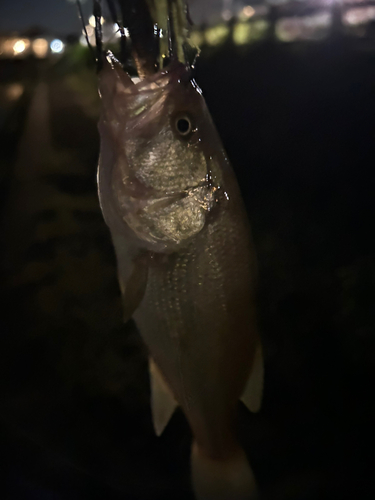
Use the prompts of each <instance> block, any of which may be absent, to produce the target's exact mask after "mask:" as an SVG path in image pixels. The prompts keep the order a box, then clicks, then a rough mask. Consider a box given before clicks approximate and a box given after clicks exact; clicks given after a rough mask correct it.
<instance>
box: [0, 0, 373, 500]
mask: <svg viewBox="0 0 375 500" xmlns="http://www.w3.org/2000/svg"><path fill="white" fill-rule="evenodd" d="M83 9H84V23H85V24H86V25H87V31H88V34H89V37H90V40H91V42H92V43H94V40H93V27H92V26H93V18H91V17H90V16H91V3H90V2H89V1H87V2H85V3H83ZM190 11H191V17H192V19H193V21H194V27H193V30H192V40H193V41H194V43H196V44H197V45H199V46H200V48H201V56H200V58H199V59H198V61H197V65H196V79H197V81H198V83H199V85H200V86H201V87H202V88H203V91H204V94H205V97H206V100H207V103H208V105H209V108H210V110H211V112H212V115H213V118H214V121H215V123H216V125H217V127H218V129H219V132H220V134H221V137H222V140H223V143H224V146H225V148H226V150H227V152H228V155H229V158H230V159H231V161H232V164H233V167H234V170H235V172H236V174H237V177H238V179H239V183H240V186H241V190H242V193H243V197H244V200H245V203H246V207H247V210H248V213H249V216H250V219H251V222H252V227H253V233H254V239H255V246H256V251H257V254H258V260H259V270H260V282H259V293H258V302H259V322H260V328H261V334H262V337H263V342H264V346H265V369H266V375H265V393H264V404H263V408H262V410H261V412H260V413H259V414H258V415H250V414H249V413H248V412H247V411H246V409H245V408H244V407H241V411H240V416H239V423H238V428H239V433H240V437H241V441H242V443H243V444H244V447H245V449H246V452H247V453H248V456H249V460H250V462H251V464H252V466H253V469H254V471H255V474H256V476H257V478H258V481H259V483H260V487H261V491H262V495H263V498H264V499H267V500H297V499H298V500H302V499H304V500H307V499H317V498H319V499H327V500H328V499H333V498H334V499H349V498H350V499H363V498H374V493H375V492H374V489H372V486H373V484H372V483H373V477H374V472H373V465H374V454H373V449H374V448H373V446H372V444H371V440H372V438H373V433H374V431H373V409H374V397H373V390H374V382H375V377H374V372H373V366H374V362H375V349H374V348H375V332H374V326H375V301H374V300H375V258H374V255H375V253H374V252H375V233H374V216H375V203H374V193H375V177H374V153H375V148H374V139H375V2H373V1H363V0H337V1H335V0H299V1H297V0H295V1H287V0H267V1H263V2H262V1H254V2H247V1H245V2H244V1H240V0H233V1H231V0H224V1H220V0H196V1H194V0H191V1H190ZM102 22H103V31H104V38H105V41H106V43H107V44H109V45H111V44H112V45H113V46H115V45H116V44H117V42H118V40H117V37H118V34H117V33H116V29H115V28H114V26H113V24H112V23H111V21H110V17H109V16H107V13H106V12H105V11H104V13H103V20H102ZM98 113H99V98H98V93H97V82H96V73H95V65H94V63H93V61H92V55H91V54H90V51H89V50H88V48H87V44H86V41H85V40H84V37H83V36H82V25H81V23H80V20H79V19H78V14H77V8H76V6H75V4H74V3H72V2H68V1H67V0H55V1H54V2H49V1H47V0H34V1H32V2H30V1H25V0H13V1H12V2H1V4H0V144H1V154H0V191H1V197H0V209H1V210H0V225H1V233H0V234H1V238H0V242H1V246H0V271H1V289H0V293H1V306H2V311H1V316H0V435H1V446H0V456H1V463H2V467H3V471H4V472H5V475H4V476H3V477H5V481H3V482H2V486H1V497H2V498H4V499H7V500H13V499H25V500H26V499H27V500H29V499H38V500H39V499H42V500H44V499H45V500H47V499H48V500H49V499H54V500H56V499H58V500H60V499H61V500H62V499H67V498H69V499H80V500H81V499H82V500H86V499H87V500H89V499H90V500H91V499H103V498H106V499H109V500H111V499H125V498H126V499H134V500H143V499H144V500H148V499H149V500H151V499H153V500H155V499H160V500H162V499H165V500H167V499H176V498H179V499H186V500H187V499H192V494H191V491H190V487H189V470H188V467H189V450H190V448H189V447H190V439H191V436H190V431H189V428H188V426H187V424H186V422H185V419H184V417H183V415H182V414H181V413H180V412H178V411H177V412H176V414H175V415H174V416H173V418H172V420H171V422H170V424H169V425H168V427H167V429H166V431H165V433H164V434H163V436H162V437H161V438H159V439H157V438H156V437H155V436H154V434H153V430H152V424H151V417H150V409H149V382H148V372H147V358H146V354H145V350H144V348H143V347H142V343H141V341H140V339H139V335H138V333H137V330H136V328H135V326H134V324H133V323H132V322H129V323H128V324H126V325H124V324H123V323H122V312H121V304H120V292H119V289H118V285H117V280H116V270H115V260H114V252H113V249H112V245H111V241H110V235H109V231H108V230H107V228H106V226H105V224H104V222H103V219H102V216H101V212H100V209H99V205H98V199H97V194H96V179H95V175H96V165H97V158H98V148H99V138H98V132H97V125H96V124H97V120H98Z"/></svg>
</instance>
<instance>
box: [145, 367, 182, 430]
mask: <svg viewBox="0 0 375 500" xmlns="http://www.w3.org/2000/svg"><path fill="white" fill-rule="evenodd" d="M149 367H150V384H151V411H152V419H153V422H154V429H155V433H156V435H157V436H160V435H161V434H162V433H163V431H164V429H165V427H166V425H167V423H168V422H169V420H170V418H171V417H172V415H173V413H174V411H175V409H176V408H177V406H178V403H177V401H176V400H175V398H174V396H173V394H172V392H171V390H170V389H169V387H168V385H167V383H166V382H165V380H164V378H163V376H162V374H161V373H160V371H159V368H158V367H157V366H156V364H155V362H154V361H153V359H152V358H150V359H149Z"/></svg>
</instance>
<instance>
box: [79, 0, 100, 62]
mask: <svg viewBox="0 0 375 500" xmlns="http://www.w3.org/2000/svg"><path fill="white" fill-rule="evenodd" d="M76 4H77V8H78V17H79V18H80V20H81V23H82V29H83V34H84V36H85V38H86V42H87V45H88V47H89V49H90V50H91V53H92V55H93V58H94V61H95V62H96V58H95V52H94V49H93V48H92V45H91V43H90V38H89V35H88V33H87V29H86V25H85V20H84V16H83V10H82V4H81V0H76Z"/></svg>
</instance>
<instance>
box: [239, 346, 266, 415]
mask: <svg viewBox="0 0 375 500" xmlns="http://www.w3.org/2000/svg"><path fill="white" fill-rule="evenodd" d="M263 378H264V367H263V351H262V344H261V342H260V340H259V342H258V343H257V346H256V348H255V354H254V362H253V367H252V370H251V373H250V376H249V379H248V381H247V383H246V386H245V390H244V392H243V394H242V396H241V401H242V402H243V403H244V404H245V406H247V408H248V409H249V410H250V411H252V412H254V413H255V412H257V411H259V410H260V407H261V404H262V394H263Z"/></svg>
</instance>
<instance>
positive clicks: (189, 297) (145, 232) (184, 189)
mask: <svg viewBox="0 0 375 500" xmlns="http://www.w3.org/2000/svg"><path fill="white" fill-rule="evenodd" d="M100 93H101V96H102V116H101V120H100V124H99V130H100V135H101V159H100V163H99V173H98V180H99V195H100V202H101V206H102V211H103V214H104V217H105V219H106V222H107V224H108V226H109V227H110V230H111V234H112V239H113V242H114V245H115V249H116V255H117V261H118V270H119V280H120V285H121V289H122V292H123V294H124V297H125V299H124V306H125V310H126V317H130V316H133V317H134V319H135V321H136V323H137V326H138V327H139V330H140V333H141V336H142V338H143V340H144V342H145V344H146V346H147V347H148V350H149V353H150V356H151V357H152V359H153V361H154V362H155V364H156V366H157V367H158V369H159V370H160V372H161V374H162V376H163V378H164V380H165V381H166V383H167V385H168V387H169V388H170V390H171V392H172V393H173V396H174V398H175V399H176V401H177V402H178V404H179V405H181V407H182V409H183V411H184V413H185V415H186V417H187V419H188V421H189V423H190V425H191V428H192V431H193V435H194V439H195V441H196V445H195V446H197V447H198V448H199V450H200V451H201V452H202V453H203V455H204V456H206V457H209V458H210V459H212V460H218V461H225V460H229V459H230V457H231V456H233V455H235V454H236V453H237V452H238V449H239V446H238V443H237V439H236V436H235V429H234V422H235V415H236V411H237V404H238V399H239V398H240V396H241V394H242V393H243V391H244V389H245V385H246V383H247V380H248V378H249V376H250V374H251V371H252V364H253V360H254V353H255V351H256V348H257V346H259V345H260V340H259V336H258V333H257V329H256V321H255V309H254V288H255V287H254V284H255V279H256V277H255V274H256V273H255V256H254V251H253V245H252V241H251V236H250V227H249V223H248V219H247V215H246V211H245V208H244V206H243V203H242V199H241V194H240V190H239V187H238V184H237V181H236V179H235V176H234V173H233V171H232V168H231V166H230V164H229V162H228V160H227V158H226V155H225V153H224V151H223V148H222V145H221V142H220V138H219V136H218V134H217V132H216V129H215V127H214V125H213V122H212V119H211V117H210V114H209V111H208V109H207V107H206V104H205V101H204V99H203V96H202V94H201V91H200V89H199V88H198V86H197V85H196V83H195V82H194V80H192V79H191V78H190V75H189V73H188V71H187V70H186V68H185V66H183V65H182V64H175V65H172V66H171V67H169V68H167V69H166V70H164V71H162V72H159V73H157V74H156V75H155V76H152V77H147V78H145V79H144V80H143V81H142V82H140V83H139V84H137V85H133V83H132V82H131V80H130V79H129V78H128V76H127V75H126V74H125V73H123V72H122V70H121V68H120V67H119V66H117V65H116V63H115V62H114V61H112V62H108V64H106V66H105V68H104V69H103V71H102V75H101V80H100ZM180 119H186V120H187V121H188V122H189V123H190V124H191V128H192V130H191V132H189V133H188V134H187V135H182V134H181V133H180V132H179V130H178V126H177V122H178V120H180ZM185 125H186V124H185ZM202 498H203V497H202ZM234 498H237V497H235V496H233V499H234ZM238 498H240V496H238ZM241 498H250V497H247V496H241Z"/></svg>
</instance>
